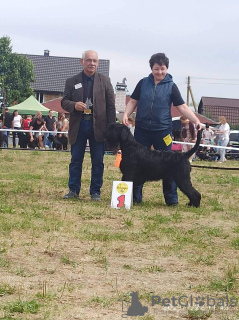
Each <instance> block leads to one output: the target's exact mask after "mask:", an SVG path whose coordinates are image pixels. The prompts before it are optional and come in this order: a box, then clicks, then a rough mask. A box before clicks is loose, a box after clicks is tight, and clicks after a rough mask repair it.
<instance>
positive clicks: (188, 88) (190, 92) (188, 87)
mask: <svg viewBox="0 0 239 320" xmlns="http://www.w3.org/2000/svg"><path fill="white" fill-rule="evenodd" d="M189 94H190V95H191V98H192V102H193V106H194V110H195V112H197V105H196V102H195V100H194V96H193V92H192V88H191V85H190V77H189V76H188V85H187V105H188V106H189Z"/></svg>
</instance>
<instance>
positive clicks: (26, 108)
mask: <svg viewBox="0 0 239 320" xmlns="http://www.w3.org/2000/svg"><path fill="white" fill-rule="evenodd" d="M8 110H9V112H13V111H14V110H18V113H19V114H26V115H27V114H31V115H35V114H36V113H37V111H41V113H42V115H43V116H47V115H48V114H49V109H48V108H46V107H44V106H43V105H42V104H41V103H40V102H38V101H37V99H36V98H35V97H34V96H30V97H29V98H27V99H26V100H25V101H23V102H21V103H19V104H16V105H15V106H13V107H9V108H8ZM53 116H54V117H57V112H56V111H54V112H53Z"/></svg>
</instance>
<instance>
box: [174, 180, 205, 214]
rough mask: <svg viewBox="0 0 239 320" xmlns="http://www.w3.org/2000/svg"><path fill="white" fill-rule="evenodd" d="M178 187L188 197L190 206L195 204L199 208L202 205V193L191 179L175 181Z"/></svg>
mask: <svg viewBox="0 0 239 320" xmlns="http://www.w3.org/2000/svg"><path fill="white" fill-rule="evenodd" d="M175 182H176V184H177V186H178V188H179V189H180V190H181V191H182V192H183V193H184V194H185V195H186V196H187V197H188V199H189V203H188V204H187V205H188V206H193V207H196V208H198V207H199V206H200V201H201V194H200V193H199V192H198V191H197V190H196V189H195V188H194V187H193V186H192V183H191V181H190V179H187V180H185V177H184V179H181V180H180V181H175Z"/></svg>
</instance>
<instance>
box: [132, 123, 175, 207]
mask: <svg viewBox="0 0 239 320" xmlns="http://www.w3.org/2000/svg"><path fill="white" fill-rule="evenodd" d="M168 134H170V135H172V134H171V130H158V131H151V130H144V129H141V128H139V127H137V126H136V127H135V131H134V137H135V139H136V141H137V142H138V143H140V144H142V145H143V146H146V147H148V148H150V147H151V146H152V145H153V147H154V149H155V150H171V145H172V144H170V145H168V146H167V145H166V144H165V142H164V140H163V138H164V137H165V136H167V135H168ZM163 194H164V199H165V202H166V204H167V205H170V204H173V203H178V194H177V186H176V183H175V182H174V181H173V180H166V179H164V180H163ZM133 196H134V201H135V202H141V201H142V198H143V185H140V186H134V187H133Z"/></svg>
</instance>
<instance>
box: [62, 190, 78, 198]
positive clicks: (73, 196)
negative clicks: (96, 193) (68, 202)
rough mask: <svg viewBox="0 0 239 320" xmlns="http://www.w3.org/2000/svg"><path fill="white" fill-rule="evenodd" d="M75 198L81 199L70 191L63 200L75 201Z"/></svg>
mask: <svg viewBox="0 0 239 320" xmlns="http://www.w3.org/2000/svg"><path fill="white" fill-rule="evenodd" d="M74 198H79V195H78V194H77V193H75V192H73V191H70V192H69V193H67V194H65V195H64V196H63V199H74Z"/></svg>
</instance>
